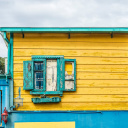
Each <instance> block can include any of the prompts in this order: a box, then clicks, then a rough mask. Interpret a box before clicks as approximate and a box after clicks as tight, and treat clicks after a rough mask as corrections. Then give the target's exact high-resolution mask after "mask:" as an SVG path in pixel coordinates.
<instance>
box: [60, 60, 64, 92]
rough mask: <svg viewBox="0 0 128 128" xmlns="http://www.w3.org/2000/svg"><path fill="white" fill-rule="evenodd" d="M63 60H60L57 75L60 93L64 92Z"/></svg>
mask: <svg viewBox="0 0 128 128" xmlns="http://www.w3.org/2000/svg"><path fill="white" fill-rule="evenodd" d="M63 60H64V59H63V58H60V66H59V68H60V73H59V75H60V76H59V78H60V91H63V90H64V75H63V74H64V68H63Z"/></svg>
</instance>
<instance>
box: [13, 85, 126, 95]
mask: <svg viewBox="0 0 128 128" xmlns="http://www.w3.org/2000/svg"><path fill="white" fill-rule="evenodd" d="M18 89H19V87H14V94H19V91H18ZM22 94H23V95H25V94H28V95H29V94H30V91H26V90H23V87H21V95H22ZM88 94H92V95H95V94H96V95H99V94H104V95H105V94H106V95H108V94H109V95H110V94H111V95H115V94H116V95H118V94H119V95H121V94H126V95H127V94H128V88H77V89H76V92H64V95H88Z"/></svg>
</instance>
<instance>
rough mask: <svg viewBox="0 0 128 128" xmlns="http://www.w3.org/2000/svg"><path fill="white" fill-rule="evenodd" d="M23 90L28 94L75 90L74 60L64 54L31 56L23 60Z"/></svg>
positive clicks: (58, 92) (48, 93)
mask: <svg viewBox="0 0 128 128" xmlns="http://www.w3.org/2000/svg"><path fill="white" fill-rule="evenodd" d="M23 69H24V86H23V89H24V90H31V91H30V94H39V95H40V94H46V95H52V94H59V95H60V96H62V94H63V91H76V60H75V59H64V56H44V55H42V56H32V60H31V61H24V62H23Z"/></svg>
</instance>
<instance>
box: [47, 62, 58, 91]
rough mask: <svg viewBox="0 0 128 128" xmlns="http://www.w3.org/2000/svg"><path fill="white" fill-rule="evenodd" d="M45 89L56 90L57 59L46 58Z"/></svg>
mask: <svg viewBox="0 0 128 128" xmlns="http://www.w3.org/2000/svg"><path fill="white" fill-rule="evenodd" d="M51 78H52V79H51ZM46 91H57V60H47V69H46Z"/></svg>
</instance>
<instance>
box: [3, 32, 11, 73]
mask: <svg viewBox="0 0 128 128" xmlns="http://www.w3.org/2000/svg"><path fill="white" fill-rule="evenodd" d="M4 39H5V41H6V42H7V43H8V63H7V75H9V74H10V51H11V45H10V42H9V40H8V39H7V37H6V32H4Z"/></svg>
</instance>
